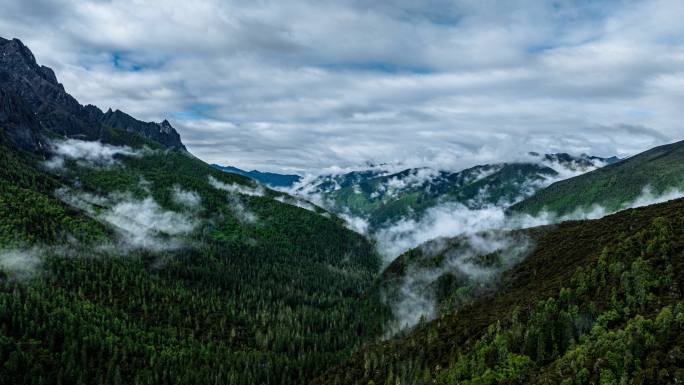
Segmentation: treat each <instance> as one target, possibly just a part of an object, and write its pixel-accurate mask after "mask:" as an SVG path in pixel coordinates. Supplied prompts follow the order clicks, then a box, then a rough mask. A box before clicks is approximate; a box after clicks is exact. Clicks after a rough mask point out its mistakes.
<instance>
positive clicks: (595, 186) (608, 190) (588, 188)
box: [511, 142, 684, 215]
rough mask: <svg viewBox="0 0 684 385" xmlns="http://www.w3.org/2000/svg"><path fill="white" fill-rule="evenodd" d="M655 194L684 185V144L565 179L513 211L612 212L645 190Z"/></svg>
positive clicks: (650, 151) (665, 147) (666, 147)
mask: <svg viewBox="0 0 684 385" xmlns="http://www.w3.org/2000/svg"><path fill="white" fill-rule="evenodd" d="M646 186H650V187H651V188H652V191H653V192H654V193H662V192H663V191H666V190H667V189H668V188H682V187H683V186H684V142H678V143H673V144H669V145H665V146H660V147H656V148H653V149H651V150H648V151H646V152H643V153H641V154H638V155H635V156H633V157H631V158H628V159H625V160H623V161H620V162H617V163H614V164H611V165H608V166H606V167H603V168H600V169H598V170H595V171H592V172H588V173H586V174H583V175H580V176H577V177H574V178H570V179H566V180H563V181H560V182H557V183H554V184H552V185H550V186H549V187H547V188H545V189H543V190H541V191H538V192H537V193H536V194H535V195H533V196H532V197H530V198H529V199H526V200H524V201H522V202H520V203H518V204H517V205H515V206H513V207H512V208H511V210H513V211H520V212H527V213H531V214H536V213H538V212H540V211H541V210H544V209H546V210H549V211H553V212H556V213H558V214H561V215H562V214H566V213H569V212H572V211H573V210H575V209H576V208H579V207H589V206H591V205H592V204H599V205H602V206H604V207H606V208H607V209H608V210H609V211H614V210H618V209H620V208H621V207H622V205H623V204H625V203H628V202H631V201H633V200H634V199H635V198H636V197H638V196H639V195H640V194H641V193H642V191H643V189H644V187H646Z"/></svg>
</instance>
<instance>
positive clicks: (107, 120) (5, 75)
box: [0, 38, 185, 151]
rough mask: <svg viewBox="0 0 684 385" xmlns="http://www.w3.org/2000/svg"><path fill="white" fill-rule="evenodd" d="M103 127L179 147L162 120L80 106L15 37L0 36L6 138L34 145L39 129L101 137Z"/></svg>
mask: <svg viewBox="0 0 684 385" xmlns="http://www.w3.org/2000/svg"><path fill="white" fill-rule="evenodd" d="M107 127H113V128H117V129H122V130H125V131H128V132H135V133H138V134H140V135H142V136H144V137H146V138H148V139H151V140H154V141H157V142H159V143H161V144H163V145H165V146H167V147H169V148H173V149H178V150H185V146H184V145H183V143H182V142H181V139H180V135H179V134H178V132H176V130H175V129H174V128H173V127H172V126H171V125H170V124H169V122H168V121H166V120H165V121H164V122H162V123H147V122H142V121H139V120H137V119H135V118H133V117H131V116H129V115H126V114H125V113H123V112H121V111H118V110H117V111H116V112H113V113H109V112H108V113H106V114H105V113H103V112H102V111H101V110H100V109H99V108H97V107H95V106H90V105H89V106H85V107H84V106H82V105H81V104H79V103H78V101H77V100H76V99H74V98H73V97H72V96H71V95H69V94H68V93H67V92H66V91H65V90H64V86H63V85H62V84H60V83H59V82H58V81H57V77H56V76H55V73H54V72H53V71H52V69H50V68H48V67H45V66H40V65H38V64H37V63H36V59H35V57H34V56H33V54H32V53H31V51H30V50H29V49H28V48H27V47H26V46H25V45H24V44H23V43H22V42H21V41H19V40H18V39H13V40H7V39H3V38H0V129H2V130H3V131H4V132H5V134H6V136H7V137H8V138H9V140H11V141H12V142H13V143H14V144H16V145H18V146H20V147H22V148H24V149H27V150H31V151H38V150H42V149H43V148H45V143H44V138H43V137H44V135H45V134H48V133H53V134H57V135H60V136H65V137H70V138H80V139H87V140H103V141H106V139H107Z"/></svg>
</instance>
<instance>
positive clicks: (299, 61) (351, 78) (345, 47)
mask: <svg viewBox="0 0 684 385" xmlns="http://www.w3.org/2000/svg"><path fill="white" fill-rule="evenodd" d="M683 13H684V4H683V3H682V2H681V1H678V0H654V1H643V2H618V1H605V2H590V3H589V2H585V1H579V2H574V1H564V2H544V1H529V0H514V1H507V2H505V3H502V2H494V1H490V0H487V1H477V2H474V1H467V0H457V1H441V0H435V1H425V2H407V1H387V2H382V4H380V3H378V2H370V1H359V0H343V1H334V2H332V1H310V0H294V1H289V2H287V3H283V2H278V1H273V0H269V1H260V2H252V3H249V4H247V3H245V2H239V1H236V0H229V1H219V0H209V1H205V2H203V3H202V5H201V6H197V5H195V4H193V5H189V4H188V3H187V2H183V1H179V0H163V1H161V2H154V3H151V2H139V1H134V0H116V1H107V2H84V1H79V0H41V1H21V2H19V1H15V2H11V3H10V4H6V6H5V7H4V8H3V12H2V14H0V30H2V31H4V32H3V33H4V34H6V36H5V37H19V38H21V39H23V40H24V41H25V42H26V43H27V44H28V45H29V46H30V47H31V48H32V49H33V50H34V53H35V54H36V57H37V58H38V60H39V61H41V62H42V63H44V64H46V65H49V66H52V67H54V68H55V70H56V72H57V75H58V77H59V78H60V80H61V81H63V82H64V84H65V86H66V88H67V90H69V91H70V92H72V93H73V94H74V95H75V96H76V97H77V98H78V99H79V100H80V101H81V102H83V103H93V104H96V105H99V106H101V107H102V108H107V107H116V108H121V109H123V110H126V111H128V112H130V113H132V114H134V115H135V116H138V117H140V118H142V119H144V120H154V121H159V120H161V119H162V118H164V117H169V118H170V119H171V121H172V123H173V124H174V125H175V126H177V127H178V129H179V131H180V133H181V135H182V136H183V139H184V141H185V142H186V144H187V145H188V148H189V149H190V150H191V151H192V152H193V153H195V154H197V155H198V156H199V157H201V158H202V159H204V160H207V161H209V162H212V163H221V164H232V165H235V166H239V167H242V168H249V169H252V168H257V169H263V170H273V171H279V170H280V171H285V170H291V171H296V170H303V171H305V170H312V169H319V168H323V167H326V166H330V165H341V166H348V165H353V164H359V163H362V162H364V161H366V160H372V161H375V162H392V161H402V162H404V164H406V165H407V166H412V167H413V166H431V167H433V168H438V169H444V168H447V169H462V168H465V167H467V166H470V165H476V164H483V163H492V162H498V161H502V160H510V159H511V158H513V157H516V156H518V155H519V153H520V152H521V151H522V152H526V151H537V152H541V153H547V152H571V153H576V154H579V153H590V154H593V155H600V156H606V155H618V156H626V155H630V154H633V153H636V152H639V151H642V150H645V149H647V148H649V147H652V146H654V145H656V144H661V143H664V142H668V141H672V140H675V139H677V138H679V136H680V135H681V124H680V122H681V121H682V113H681V108H680V104H681V103H680V102H679V101H680V99H681V84H682V82H683V79H684V75H682V73H684V55H682V54H681V52H682V47H683V44H684V41H682V39H681V38H680V37H681V36H684V25H682V23H681V22H680V18H679V15H681V14H683ZM122 20H123V21H124V22H123V24H122V22H121V21H122ZM159 20H163V21H164V22H159ZM83 31H89V33H83ZM339 36H345V39H342V40H340V39H339ZM398 37H401V38H398ZM331 42H332V43H331ZM407 52H410V53H411V54H410V55H408V54H407ZM303 143H304V144H305V145H302V144H303Z"/></svg>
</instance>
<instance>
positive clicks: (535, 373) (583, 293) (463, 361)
mask: <svg viewBox="0 0 684 385" xmlns="http://www.w3.org/2000/svg"><path fill="white" fill-rule="evenodd" d="M683 215H684V200H677V201H672V202H668V203H664V204H659V205H653V206H648V207H643V208H639V209H629V210H625V211H622V212H620V213H618V214H614V215H611V216H608V217H605V218H603V219H600V220H594V221H571V222H565V223H562V224H559V225H555V226H550V227H543V228H535V229H529V230H524V231H521V232H518V235H525V236H526V237H527V238H528V239H530V240H531V241H532V243H531V244H532V249H531V252H530V254H529V255H528V256H527V258H525V259H524V260H522V261H520V262H519V263H518V264H517V265H515V266H514V267H512V268H510V269H509V270H508V271H506V272H504V273H503V274H502V275H501V276H500V278H499V279H497V280H496V281H495V282H494V284H493V285H490V286H488V287H486V289H487V290H484V291H481V292H479V293H478V296H477V297H475V299H474V300H473V301H470V302H466V303H463V304H461V305H460V306H456V307H455V308H454V307H447V308H444V309H442V311H441V313H439V315H438V316H437V318H436V319H435V320H433V321H431V322H425V323H422V324H419V325H418V326H417V327H415V329H413V330H409V331H407V332H404V333H403V334H402V333H400V334H399V335H398V336H397V337H395V338H392V339H390V340H388V341H386V342H383V343H379V344H373V345H371V346H369V347H368V348H366V349H364V350H363V351H361V352H359V353H357V354H355V355H354V356H353V357H352V358H351V359H350V360H349V361H347V362H346V363H345V364H343V365H340V366H338V367H337V368H335V369H333V370H331V371H329V372H327V373H326V374H325V375H324V376H321V377H319V378H318V379H317V380H316V381H314V383H316V384H339V383H345V384H364V385H367V384H369V383H374V384H384V383H393V384H395V383H400V384H414V385H420V384H432V383H437V384H454V383H459V384H495V383H506V384H530V383H533V384H591V383H619V382H620V381H623V382H625V383H639V384H660V383H662V384H665V383H676V382H677V381H679V379H680V378H682V377H681V376H682V375H684V372H683V371H682V369H681V368H682V367H683V365H684V356H683V355H682V354H681V353H680V352H681V350H682V347H683V346H684V303H683V302H682V292H681V287H682V284H684V222H683V221H682V220H681V218H682V216H683ZM450 242H453V244H452V245H449V244H448V243H447V249H446V250H447V251H448V250H449V247H459V246H458V245H459V244H460V242H459V241H458V240H457V239H456V240H452V241H450ZM424 252H425V251H424V250H423V251H421V250H414V251H412V252H409V254H407V255H406V256H405V257H404V258H403V262H401V263H396V264H393V265H392V266H391V267H390V271H388V272H386V273H385V274H384V277H385V278H384V279H385V281H386V283H385V284H384V285H385V286H387V285H391V284H392V282H393V281H396V280H399V279H401V277H402V276H405V275H409V274H412V273H414V272H415V266H416V263H418V265H419V266H422V267H423V268H428V267H429V266H430V265H431V264H433V265H434V264H438V263H439V261H438V259H439V258H440V254H437V255H435V256H432V257H430V258H428V259H423V257H424V256H425V255H424ZM421 260H423V262H420V261H421ZM407 263H408V265H407ZM410 265H413V266H414V268H409V266H410ZM450 294H452V295H458V288H454V289H452V291H451V292H450ZM449 297H450V296H449V293H446V295H445V296H444V297H443V298H447V299H448V298H449Z"/></svg>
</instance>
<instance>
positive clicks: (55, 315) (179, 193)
mask: <svg viewBox="0 0 684 385" xmlns="http://www.w3.org/2000/svg"><path fill="white" fill-rule="evenodd" d="M0 45H1V47H0V48H1V49H2V53H3V55H0V90H1V91H2V93H1V95H2V98H3V99H2V103H0V383H3V384H5V383H6V384H216V383H221V384H223V383H226V384H228V383H230V384H260V383H269V384H302V383H306V382H307V381H308V380H310V379H312V378H313V377H315V376H316V375H319V374H321V373H322V372H323V371H324V370H326V369H327V368H329V367H331V366H332V365H334V364H336V363H339V362H340V360H342V359H344V358H346V357H347V356H348V354H349V353H350V352H351V351H352V350H354V349H356V348H358V347H359V346H361V345H362V344H363V343H364V342H366V341H368V340H370V339H372V338H374V336H376V335H379V334H380V333H382V324H383V322H384V318H386V317H387V312H386V311H383V309H384V307H383V306H382V304H381V303H379V302H378V299H377V298H376V297H374V296H370V297H369V296H364V292H365V291H366V290H367V289H368V288H369V287H370V285H371V284H372V281H373V279H374V277H376V276H377V274H378V272H379V269H380V259H379V257H378V256H377V254H376V253H375V251H374V249H373V246H372V245H371V244H370V243H369V242H368V241H367V240H366V239H364V238H363V237H362V236H360V235H358V234H356V233H354V232H351V231H349V230H347V229H345V228H344V227H343V225H342V221H341V220H340V219H338V218H337V217H335V216H333V215H330V214H328V213H326V212H324V211H323V210H321V209H320V208H317V207H315V206H313V205H310V204H308V203H307V202H303V201H301V200H298V199H295V198H292V197H289V196H287V195H285V194H282V193H278V192H274V191H271V190H268V189H265V188H263V187H261V186H260V185H258V184H256V183H255V182H253V181H251V180H249V179H247V178H245V177H242V176H239V175H233V174H227V173H223V172H221V171H219V170H216V169H214V168H213V167H211V166H210V165H208V164H206V163H204V162H202V161H200V160H198V159H197V158H195V157H193V156H192V155H190V154H189V153H187V152H186V151H185V148H184V146H183V145H182V143H181V142H180V137H178V138H177V139H178V140H176V139H175V138H176V136H175V135H173V134H174V133H175V130H173V129H172V128H169V127H170V125H169V124H168V122H162V123H160V124H156V123H144V122H140V121H137V120H135V119H133V118H131V117H130V116H128V115H125V114H123V113H116V112H112V113H107V114H104V115H106V118H103V115H100V112H98V111H99V110H98V109H96V108H95V107H82V106H81V105H80V104H78V102H76V101H75V100H74V99H73V98H71V96H69V95H68V94H66V92H64V89H63V87H62V86H61V85H60V84H59V83H57V81H56V78H55V77H54V75H53V74H52V71H51V70H49V69H47V68H46V67H40V66H38V65H37V64H35V60H33V55H32V54H31V53H30V51H28V49H27V48H26V47H25V46H23V44H21V42H19V41H17V40H12V41H9V40H4V39H3V40H0Z"/></svg>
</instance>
